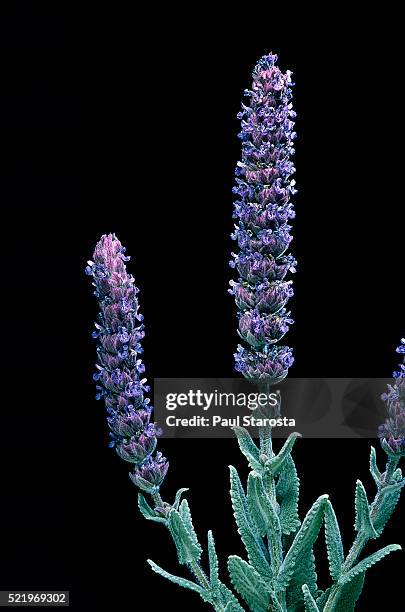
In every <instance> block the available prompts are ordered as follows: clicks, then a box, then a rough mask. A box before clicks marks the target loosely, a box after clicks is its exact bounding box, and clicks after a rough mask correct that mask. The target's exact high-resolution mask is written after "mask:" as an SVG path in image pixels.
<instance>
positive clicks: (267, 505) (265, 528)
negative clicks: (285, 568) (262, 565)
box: [247, 472, 281, 553]
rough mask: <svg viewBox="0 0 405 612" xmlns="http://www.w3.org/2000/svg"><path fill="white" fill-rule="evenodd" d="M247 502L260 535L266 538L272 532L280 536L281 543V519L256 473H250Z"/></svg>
mask: <svg viewBox="0 0 405 612" xmlns="http://www.w3.org/2000/svg"><path fill="white" fill-rule="evenodd" d="M247 500H248V507H249V511H250V514H251V516H252V518H253V520H254V522H255V524H256V527H257V530H258V532H259V534H260V535H261V536H265V535H267V533H269V531H272V532H273V533H276V534H277V535H278V537H279V539H280V542H281V528H280V521H279V518H278V516H277V513H276V511H275V509H274V508H273V506H272V503H271V501H270V498H269V496H268V495H267V493H266V491H265V490H264V486H263V481H262V479H261V477H260V476H259V474H257V473H256V472H250V474H249V477H248V490H247ZM280 553H281V551H280Z"/></svg>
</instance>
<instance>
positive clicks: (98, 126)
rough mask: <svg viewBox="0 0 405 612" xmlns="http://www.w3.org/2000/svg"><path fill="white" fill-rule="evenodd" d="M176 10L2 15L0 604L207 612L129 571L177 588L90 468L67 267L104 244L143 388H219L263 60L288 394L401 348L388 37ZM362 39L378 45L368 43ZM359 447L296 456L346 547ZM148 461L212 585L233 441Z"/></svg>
mask: <svg viewBox="0 0 405 612" xmlns="http://www.w3.org/2000/svg"><path fill="white" fill-rule="evenodd" d="M177 12H178V14H177ZM177 12H176V11H175V10H174V11H173V12H172V14H170V15H166V14H163V13H162V12H160V13H159V16H158V17H159V19H158V20H157V19H156V18H155V19H150V21H149V18H146V17H144V18H143V19H139V18H138V19H133V16H131V15H129V14H128V15H125V14H122V15H119V14H118V11H117V12H115V13H112V12H111V11H110V12H109V13H106V14H105V15H102V16H101V15H100V14H99V13H96V12H94V13H90V11H89V14H87V15H84V14H83V12H78V13H77V14H76V15H75V16H69V17H68V16H67V15H56V14H55V13H52V14H50V13H49V11H46V10H45V9H44V11H43V12H41V11H40V10H36V11H34V10H29V9H26V8H25V10H24V12H21V11H20V12H16V11H15V10H10V11H9V12H7V11H4V15H3V16H2V18H1V30H0V34H1V40H2V49H1V58H2V59H1V66H2V68H1V79H0V83H1V85H0V87H1V98H0V103H1V107H0V125H1V127H2V130H1V147H0V150H1V160H0V198H1V217H2V234H1V240H0V256H1V260H0V266H1V267H0V270H1V272H0V274H1V289H2V299H1V306H2V318H1V329H2V344H1V367H2V370H1V371H2V392H1V421H0V427H1V438H0V440H1V444H0V498H1V504H0V508H1V522H0V528H1V529H0V538H1V552H0V585H1V588H2V589H66V590H67V589H69V590H70V591H71V602H72V603H71V607H72V609H75V610H79V609H80V610H91V609H100V608H101V607H102V606H105V608H106V609H108V610H111V611H113V610H114V611H115V610H119V611H126V610H144V609H153V610H154V609H161V607H160V603H161V602H164V606H165V607H167V608H169V609H170V608H173V609H181V608H182V607H184V609H188V606H193V609H194V610H200V609H201V610H203V609H206V606H205V605H204V604H203V603H202V602H200V600H199V599H198V598H197V596H195V595H194V594H192V593H189V592H186V591H184V592H182V591H180V589H178V588H176V587H175V586H173V585H171V584H169V583H167V582H166V581H164V580H163V579H162V578H160V577H157V576H155V575H154V574H153V573H152V572H151V571H150V569H149V568H148V567H147V565H146V563H145V560H146V558H147V557H150V558H152V559H153V560H155V561H156V562H157V563H159V564H161V565H162V566H163V567H164V568H166V569H168V570H169V571H172V572H173V573H176V572H180V573H181V572H182V569H179V568H178V567H177V564H176V559H175V553H174V550H173V547H172V545H171V543H170V542H169V539H168V536H167V534H166V533H165V532H164V530H163V528H160V526H159V525H155V524H149V523H147V522H146V521H145V520H143V519H142V518H141V517H140V516H139V515H138V513H137V507H136V490H135V487H133V485H131V483H130V482H129V479H128V476H127V471H128V470H127V467H126V466H125V465H124V464H123V462H121V461H120V460H118V458H116V457H115V456H114V453H113V452H112V451H110V450H109V449H108V448H107V432H106V427H105V422H104V411H103V407H102V405H101V403H98V402H96V401H95V400H94V388H93V383H92V381H91V374H92V371H93V365H92V364H93V362H94V352H95V347H94V343H93V341H92V340H91V338H90V332H91V329H92V320H93V319H94V317H95V314H96V304H95V302H94V299H93V297H92V295H91V289H90V283H89V280H88V278H87V277H85V276H84V272H83V270H84V266H85V262H86V259H88V258H90V257H91V254H92V250H93V248H94V245H95V243H96V241H97V240H98V238H99V236H100V235H101V234H102V233H105V232H110V231H114V232H116V233H117V235H118V236H119V238H120V239H121V240H122V242H124V244H125V245H126V246H127V250H128V253H129V254H131V255H132V263H131V271H132V272H134V273H135V276H136V279H137V284H138V285H139V286H140V288H141V292H142V293H141V297H140V299H141V303H142V306H143V312H144V314H145V319H146V320H145V323H146V326H147V337H146V339H145V342H144V346H145V361H146V365H147V372H148V373H149V377H150V378H152V377H153V376H157V377H163V376H165V377H166V376H168V377H170V376H176V377H180V376H184V377H186V376H190V377H192V376H196V377H202V376H223V377H226V376H232V374H233V371H232V353H233V351H234V348H235V346H236V343H237V336H236V332H235V311H234V306H233V302H232V299H231V298H230V297H229V296H228V295H227V292H226V291H227V283H228V280H229V278H230V277H231V270H230V269H229V268H228V260H229V254H230V251H231V250H232V247H233V243H232V241H231V240H230V239H229V238H228V236H229V234H230V232H231V230H232V219H231V211H232V194H231V189H232V183H233V171H234V166H235V163H236V161H237V159H238V156H239V147H240V143H239V141H238V139H237V137H236V134H237V132H238V129H239V126H238V121H237V120H236V118H235V115H236V113H237V111H238V110H239V106H240V100H241V94H242V91H243V89H244V88H245V87H249V85H250V73H251V70H252V68H253V66H254V63H255V61H256V60H257V59H258V58H259V57H260V56H261V55H262V54H263V53H265V52H269V51H274V52H277V53H278V54H279V58H280V66H281V67H282V68H283V69H287V68H289V69H291V70H293V72H294V75H295V81H296V87H295V107H296V110H297V112H298V121H297V131H298V133H299V139H298V141H297V155H296V158H295V161H296V166H297V175H296V179H297V182H298V188H299V194H298V196H297V198H296V211H297V218H296V220H295V222H294V228H295V229H294V234H295V240H294V243H293V252H294V254H295V256H296V258H297V259H298V262H299V266H298V273H297V274H296V275H295V278H294V282H295V292H296V295H295V297H294V299H293V300H292V303H291V306H292V309H293V312H294V318H295V319H296V324H295V326H294V330H293V331H292V332H291V333H290V334H289V339H288V343H289V345H290V346H293V347H294V351H295V358H296V362H295V365H294V367H293V368H292V369H291V374H292V375H294V376H381V377H384V376H387V375H388V374H389V373H390V372H391V370H392V368H393V367H394V365H395V363H396V360H395V354H394V353H393V350H394V348H395V346H396V344H397V343H398V341H399V338H400V337H401V334H402V335H403V333H404V329H403V312H401V308H402V304H403V267H402V268H401V257H403V222H404V213H403V207H402V198H403V196H402V184H401V182H402V181H401V172H402V160H401V158H400V156H399V155H397V153H396V152H395V147H396V145H398V142H400V141H401V139H402V137H403V136H402V133H401V129H402V108H403V100H402V94H400V93H399V92H400V90H399V83H400V80H401V71H402V58H401V56H400V49H399V43H398V42H397V41H398V32H396V29H395V27H396V26H395V16H394V15H392V16H390V17H389V18H387V17H386V16H384V15H379V16H376V17H377V18H378V19H376V23H373V24H371V26H370V24H369V23H368V22H364V21H361V23H360V22H359V23H358V24H356V25H354V24H352V25H348V24H349V23H350V22H349V21H345V20H342V23H343V22H344V24H345V25H344V26H342V28H339V27H337V28H336V29H335V30H333V29H332V23H331V20H332V21H333V18H332V17H330V18H326V17H325V24H324V26H323V27H315V25H314V23H312V26H313V27H312V29H308V28H307V27H306V26H304V23H302V24H300V23H299V20H298V19H297V23H296V24H295V25H296V31H293V30H292V28H291V27H290V26H291V24H290V23H289V18H288V16H287V15H285V16H283V17H280V18H275V16H274V14H270V12H269V13H266V12H264V13H260V12H258V14H256V15H255V16H253V15H251V16H250V17H249V15H243V13H241V14H240V15H239V16H235V15H232V16H231V15H228V16H225V17H226V18H225V19H223V20H219V19H218V16H217V15H215V13H214V12H213V14H212V16H211V15H208V13H204V12H202V11H201V10H196V12H195V14H194V13H193V14H191V13H190V14H184V13H183V12H182V11H177ZM155 17H156V16H155ZM166 17H167V21H166ZM169 17H170V19H169ZM249 18H250V19H251V22H249ZM183 19H185V21H183ZM252 20H253V21H252ZM377 21H378V24H379V26H378V27H379V28H380V30H379V31H380V32H381V30H384V31H385V32H386V33H388V34H389V39H387V42H384V44H383V45H382V44H381V39H380V38H378V40H377V39H376V37H375V28H376V27H377ZM326 26H327V27H326ZM382 47H383V48H384V54H382V52H381V48H382ZM398 75H399V76H398ZM368 447H369V443H368V442H367V441H360V442H357V441H345V442H344V443H343V442H340V441H337V440H336V441H333V440H332V441H331V440H326V441H314V440H303V441H300V442H299V443H298V444H297V448H296V455H295V456H296V460H297V464H298V467H299V471H300V475H301V477H302V490H301V492H302V497H301V511H305V510H307V509H308V507H309V505H310V504H311V503H312V501H313V500H314V499H315V498H316V497H317V496H318V495H320V494H322V493H325V492H329V493H330V495H331V499H332V502H333V504H334V505H335V508H336V512H337V514H338V516H339V517H340V518H341V521H342V525H343V534H344V539H345V543H346V547H347V546H348V545H349V543H350V542H351V538H352V534H353V529H352V525H353V520H354V516H353V515H354V509H353V493H354V483H355V480H356V478H357V477H359V478H361V479H362V480H363V481H364V482H366V483H367V489H368V491H369V496H370V497H371V494H372V493H371V492H372V490H373V485H372V483H371V482H370V478H369V476H368V470H367V466H368ZM161 448H162V450H163V451H164V453H165V454H166V455H167V456H168V457H169V459H170V462H171V469H170V471H169V475H168V477H167V484H166V485H165V489H164V496H165V497H166V498H167V499H168V500H171V499H172V498H173V496H174V493H175V491H176V490H177V489H178V488H180V487H184V486H189V487H190V489H191V491H190V493H189V494H188V497H189V501H190V503H191V506H192V509H193V514H194V517H195V521H196V524H197V529H198V533H199V535H200V537H201V539H202V540H204V539H205V534H206V531H207V529H209V528H212V529H213V530H214V533H215V534H216V536H217V538H216V539H217V545H218V549H219V551H220V554H221V557H222V560H223V561H222V566H221V569H222V572H223V577H225V575H226V568H225V563H224V559H225V558H226V556H227V555H228V554H231V553H232V554H234V553H242V550H241V544H240V542H239V539H238V537H237V535H236V531H235V528H234V525H233V521H232V516H231V509H230V502H229V496H228V474H227V465H228V464H234V465H236V466H238V467H240V468H241V472H242V473H243V474H245V473H246V466H245V465H244V461H243V460H242V458H241V457H240V456H239V453H238V451H237V449H236V444H235V443H234V442H232V441H231V440H224V441H219V440H214V441H210V442H209V443H208V442H207V443H206V442H204V441H203V440H197V441H187V440H179V441H162V442H161ZM380 459H381V460H382V457H381V455H380ZM401 529H402V521H401V515H400V511H399V510H398V509H397V511H396V513H395V515H394V517H393V518H392V520H391V522H390V524H389V526H388V527H387V529H386V532H385V533H384V536H383V538H382V539H381V541H382V542H381V543H382V544H384V545H385V544H388V543H391V542H399V543H401V541H402V543H403V531H400V530H401ZM370 550H371V547H370ZM321 559H322V560H323V561H324V558H323V557H321ZM403 567H404V566H403V559H402V558H401V555H400V554H398V553H397V554H395V555H393V556H392V558H390V559H388V560H385V561H383V562H382V563H381V565H379V566H378V567H376V568H373V569H372V570H370V572H369V575H368V580H367V581H366V585H367V588H366V590H365V593H364V594H363V599H362V603H361V605H360V609H361V610H371V609H377V608H376V607H374V606H375V605H376V601H377V598H378V597H379V595H380V593H381V592H382V591H383V592H384V600H385V602H387V603H389V604H393V605H395V606H396V607H395V609H397V610H400V609H403V608H398V607H397V606H398V605H401V596H400V594H399V592H397V591H395V588H393V587H392V588H387V582H389V583H390V584H392V585H393V584H394V579H395V577H399V575H400V573H401V571H402V572H403ZM182 575H185V573H184V571H183V573H182ZM320 575H321V577H324V575H325V569H324V568H323V569H321V570H320ZM390 576H391V577H392V578H389V577H390Z"/></svg>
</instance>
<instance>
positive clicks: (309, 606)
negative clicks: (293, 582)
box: [302, 584, 319, 612]
mask: <svg viewBox="0 0 405 612" xmlns="http://www.w3.org/2000/svg"><path fill="white" fill-rule="evenodd" d="M302 592H303V594H304V602H305V612H319V608H318V606H317V605H316V602H315V599H314V598H313V597H312V595H311V591H310V590H309V588H308V586H307V585H306V584H304V585H302Z"/></svg>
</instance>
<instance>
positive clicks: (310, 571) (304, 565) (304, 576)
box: [287, 547, 318, 609]
mask: <svg viewBox="0 0 405 612" xmlns="http://www.w3.org/2000/svg"><path fill="white" fill-rule="evenodd" d="M316 580H317V575H316V569H315V556H314V551H313V549H312V547H311V548H308V549H304V550H303V551H302V552H301V553H300V555H299V557H298V558H297V560H296V562H295V567H294V572H293V575H292V578H291V580H290V584H289V586H288V591H287V605H288V608H289V609H290V608H293V609H294V607H297V606H298V608H299V609H300V608H301V609H302V605H303V603H304V594H303V592H302V587H303V585H304V584H306V585H307V587H308V588H309V590H310V592H311V594H313V595H314V596H315V595H316V593H317V592H318V588H317V584H316Z"/></svg>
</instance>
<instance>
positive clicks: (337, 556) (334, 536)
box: [325, 500, 344, 580]
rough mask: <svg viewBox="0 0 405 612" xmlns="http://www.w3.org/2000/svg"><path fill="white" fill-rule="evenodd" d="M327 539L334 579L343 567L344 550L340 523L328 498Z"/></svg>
mask: <svg viewBox="0 0 405 612" xmlns="http://www.w3.org/2000/svg"><path fill="white" fill-rule="evenodd" d="M325 540H326V549H327V552H328V560H329V572H330V575H331V577H332V578H333V580H337V579H338V578H339V576H340V572H341V569H342V564H343V561H344V552H343V544H342V536H341V535H340V529H339V523H338V520H337V518H336V514H335V511H334V509H333V506H332V504H331V503H330V501H329V500H327V502H326V506H325Z"/></svg>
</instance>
